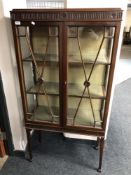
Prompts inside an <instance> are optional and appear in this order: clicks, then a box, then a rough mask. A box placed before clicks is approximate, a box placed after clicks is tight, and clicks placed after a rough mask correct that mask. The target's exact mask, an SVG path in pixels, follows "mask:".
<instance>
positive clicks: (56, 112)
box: [11, 9, 122, 171]
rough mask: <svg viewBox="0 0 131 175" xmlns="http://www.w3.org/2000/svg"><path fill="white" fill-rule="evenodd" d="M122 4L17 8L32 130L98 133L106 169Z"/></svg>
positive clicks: (14, 18)
mask: <svg viewBox="0 0 131 175" xmlns="http://www.w3.org/2000/svg"><path fill="white" fill-rule="evenodd" d="M121 18H122V11H121V9H48V10H47V9H34V10H33V9H15V10H12V11H11V21H12V29H13V36H14V43H15V50H16V60H17V66H18V74H19V82H20V89H21V97H22V104H23V111H24V118H25V128H26V131H27V139H28V150H29V159H30V160H31V159H32V153H31V143H30V132H31V130H38V131H40V130H49V131H57V132H62V133H64V132H69V133H79V134H85V135H90V136H96V137H97V142H98V145H99V151H100V156H99V168H98V171H101V166H102V155H103V148H104V136H105V130H106V123H107V116H108V108H109V101H110V95H111V87H112V80H113V72H114V66H115V57H116V52H117V45H118V39H119V30H120V23H121Z"/></svg>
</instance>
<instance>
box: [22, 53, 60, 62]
mask: <svg viewBox="0 0 131 175" xmlns="http://www.w3.org/2000/svg"><path fill="white" fill-rule="evenodd" d="M34 56H35V59H36V62H38V63H42V62H44V61H45V62H46V63H58V62H59V59H58V55H56V54H47V55H46V59H44V55H43V54H34ZM23 61H24V62H31V61H32V57H31V55H30V56H28V57H26V58H24V59H23Z"/></svg>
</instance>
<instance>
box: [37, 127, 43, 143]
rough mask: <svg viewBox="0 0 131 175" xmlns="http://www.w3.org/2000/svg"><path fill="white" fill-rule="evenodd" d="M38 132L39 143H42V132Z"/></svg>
mask: <svg viewBox="0 0 131 175" xmlns="http://www.w3.org/2000/svg"><path fill="white" fill-rule="evenodd" d="M37 132H38V141H39V143H41V142H42V131H40V130H39V131H37Z"/></svg>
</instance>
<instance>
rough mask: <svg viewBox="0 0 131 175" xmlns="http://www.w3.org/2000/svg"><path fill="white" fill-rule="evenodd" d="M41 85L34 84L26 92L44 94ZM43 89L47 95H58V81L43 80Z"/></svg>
mask: <svg viewBox="0 0 131 175" xmlns="http://www.w3.org/2000/svg"><path fill="white" fill-rule="evenodd" d="M43 87H44V85H43V84H42V85H41V86H39V85H34V86H32V87H31V88H29V89H28V90H27V93H28V94H44V93H43ZM45 89H46V92H47V94H48V95H59V83H56V82H45Z"/></svg>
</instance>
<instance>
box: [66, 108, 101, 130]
mask: <svg viewBox="0 0 131 175" xmlns="http://www.w3.org/2000/svg"><path fill="white" fill-rule="evenodd" d="M75 111H76V109H74V108H68V114H67V125H68V126H70V125H71V126H72V125H73V117H74V114H75ZM94 114H95V127H99V128H101V123H102V121H101V115H100V111H97V110H95V111H94ZM74 126H92V127H94V119H93V114H92V111H90V110H84V109H80V110H79V112H78V113H77V116H76V118H75V122H74Z"/></svg>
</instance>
